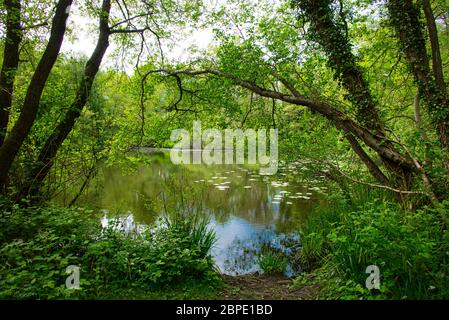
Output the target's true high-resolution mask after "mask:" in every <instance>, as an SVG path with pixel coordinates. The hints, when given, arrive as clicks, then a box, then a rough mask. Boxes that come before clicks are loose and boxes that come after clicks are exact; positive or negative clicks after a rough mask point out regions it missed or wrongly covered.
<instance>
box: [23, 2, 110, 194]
mask: <svg viewBox="0 0 449 320" xmlns="http://www.w3.org/2000/svg"><path fill="white" fill-rule="evenodd" d="M110 10H111V0H103V4H102V12H101V15H100V27H99V29H100V33H99V37H98V41H97V45H96V47H95V50H94V52H93V53H92V56H91V57H90V59H89V60H88V61H87V63H86V66H85V68H84V75H83V77H82V79H81V81H80V83H79V87H78V91H77V94H76V97H75V101H74V102H73V103H72V105H71V106H70V109H69V110H68V111H67V113H66V114H65V115H64V118H63V120H62V121H61V122H60V123H59V124H58V125H57V126H56V128H55V129H54V130H53V132H52V133H51V135H50V136H49V137H48V139H47V141H46V142H45V144H44V146H43V147H42V149H41V150H40V153H39V156H38V159H37V162H36V163H35V164H34V165H33V168H32V170H31V172H30V174H29V176H28V179H27V184H26V185H25V187H24V188H23V189H22V190H21V192H20V197H23V196H26V195H31V196H36V195H37V194H38V192H39V190H40V187H41V185H42V183H43V181H44V179H45V177H46V176H47V174H48V172H49V171H50V169H51V167H52V166H53V162H54V158H55V157H56V154H57V152H58V150H59V148H60V147H61V145H62V143H63V142H64V140H65V139H66V138H67V136H68V135H69V133H70V132H71V131H72V129H73V127H74V125H75V122H76V120H77V119H78V118H79V116H80V115H81V113H82V111H83V109H84V106H85V105H86V103H87V100H88V99H89V96H90V93H91V90H92V85H93V82H94V80H95V77H96V75H97V73H98V70H99V68H100V65H101V62H102V60H103V57H104V55H105V53H106V50H107V48H108V46H109V35H110V30H109V13H110Z"/></svg>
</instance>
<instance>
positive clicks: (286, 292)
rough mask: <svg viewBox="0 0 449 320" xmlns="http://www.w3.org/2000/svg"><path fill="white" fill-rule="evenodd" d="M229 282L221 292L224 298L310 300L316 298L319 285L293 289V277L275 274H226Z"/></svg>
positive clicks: (225, 277) (226, 280) (226, 279)
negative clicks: (234, 275)
mask: <svg viewBox="0 0 449 320" xmlns="http://www.w3.org/2000/svg"><path fill="white" fill-rule="evenodd" d="M224 279H225V282H226V284H227V286H226V289H225V290H224V291H223V292H222V293H221V294H222V298H223V299H232V300H245V299H250V300H253V299H254V300H310V299H316V297H317V294H318V287H316V286H310V287H301V286H300V285H298V286H296V287H295V288H293V289H291V288H290V285H291V283H292V281H291V279H288V278H285V277H283V276H280V275H279V276H275V275H270V276H268V275H256V274H253V275H245V276H237V277H231V276H224Z"/></svg>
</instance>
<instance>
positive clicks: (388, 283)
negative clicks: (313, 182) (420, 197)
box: [295, 190, 449, 299]
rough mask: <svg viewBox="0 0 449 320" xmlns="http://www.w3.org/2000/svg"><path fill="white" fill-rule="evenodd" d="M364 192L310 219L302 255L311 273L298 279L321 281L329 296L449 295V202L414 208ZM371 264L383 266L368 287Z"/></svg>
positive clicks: (313, 281)
mask: <svg viewBox="0 0 449 320" xmlns="http://www.w3.org/2000/svg"><path fill="white" fill-rule="evenodd" d="M360 194H363V196H360V197H359V198H358V199H357V197H355V198H354V200H353V202H352V203H351V204H348V203H345V202H342V201H334V202H333V203H332V204H331V205H330V206H328V207H324V208H319V211H318V212H317V214H315V215H312V216H310V217H309V219H308V221H307V222H306V224H305V227H304V230H303V237H302V242H303V248H302V251H301V253H300V261H301V263H302V265H303V267H305V268H306V269H307V270H308V271H309V273H303V274H302V276H300V277H299V278H298V279H296V280H295V282H296V283H300V284H307V283H316V284H318V285H319V286H320V287H321V297H322V298H327V299H447V298H449V235H448V233H447V226H446V225H445V223H444V222H442V221H444V220H445V219H447V218H448V217H449V202H444V203H442V204H441V205H440V206H438V207H437V208H430V207H423V208H421V209H418V210H416V211H413V212H412V211H406V210H403V209H402V208H401V207H400V206H399V205H397V204H393V203H390V202H388V201H386V199H380V198H375V196H374V195H373V192H368V191H367V190H361V192H360ZM370 265H375V266H378V267H379V269H380V288H379V290H376V289H372V290H368V289H367V288H366V286H365V281H366V279H367V277H368V276H369V274H367V273H365V272H366V268H367V267H368V266H370Z"/></svg>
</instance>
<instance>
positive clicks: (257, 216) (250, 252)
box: [77, 152, 327, 275]
mask: <svg viewBox="0 0 449 320" xmlns="http://www.w3.org/2000/svg"><path fill="white" fill-rule="evenodd" d="M148 160H149V161H150V163H149V164H146V165H141V166H139V167H138V168H137V169H136V170H124V169H121V168H118V167H104V168H102V169H101V173H100V174H99V175H98V178H97V179H96V181H95V185H97V187H96V188H94V190H90V191H89V192H88V193H87V194H86V195H85V196H83V197H82V198H80V201H79V202H78V203H77V204H78V205H80V206H88V207H94V208H97V209H101V210H102V211H103V213H104V217H103V220H102V222H103V224H107V221H108V220H109V219H111V218H117V217H119V218H120V219H123V221H124V223H125V224H126V225H127V226H128V227H133V228H134V227H136V226H139V225H152V224H154V223H157V221H158V219H159V218H160V217H161V216H163V215H164V214H167V211H168V212H169V211H170V210H190V211H192V212H197V211H200V212H201V213H202V214H204V215H206V217H207V218H208V219H209V220H210V223H209V227H210V228H211V229H213V230H214V231H215V233H216V237H217V242H216V244H215V246H214V248H213V250H212V255H213V257H214V258H215V261H216V264H217V266H218V268H219V269H220V271H221V272H222V273H224V274H228V275H241V274H246V273H253V272H259V271H261V268H260V266H259V263H258V261H259V258H260V256H261V254H263V253H264V252H266V250H271V251H276V252H280V253H282V254H283V255H285V256H287V257H288V256H290V257H292V256H294V254H295V253H296V252H297V250H298V249H299V245H300V239H299V234H298V230H299V228H300V225H301V222H303V221H304V219H305V218H306V217H307V216H308V215H309V214H310V213H311V212H312V210H313V208H314V207H315V206H318V205H325V204H326V192H327V189H326V187H325V186H324V183H323V181H322V180H321V179H322V178H324V177H315V178H314V179H310V178H308V179H305V178H304V177H305V174H304V173H305V171H307V170H308V169H307V163H302V162H301V163H300V162H294V163H289V164H287V163H283V162H281V163H280V164H279V170H278V173H277V174H276V175H274V176H261V175H259V170H258V168H257V166H249V165H210V166H207V165H174V164H172V163H171V161H170V156H169V154H168V153H167V152H165V153H162V152H161V153H156V154H148ZM98 186H99V187H98ZM186 208H187V209H186ZM299 271H300V270H299V267H298V266H295V265H293V264H291V265H289V266H288V267H287V270H286V274H287V275H292V274H294V273H297V272H299Z"/></svg>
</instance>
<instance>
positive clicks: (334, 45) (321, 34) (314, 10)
mask: <svg viewBox="0 0 449 320" xmlns="http://www.w3.org/2000/svg"><path fill="white" fill-rule="evenodd" d="M297 5H298V7H299V8H300V9H301V10H303V12H304V13H305V16H306V18H307V19H308V20H310V23H311V34H312V35H313V37H314V39H315V40H317V41H318V43H319V44H320V45H321V46H322V47H323V49H324V51H325V52H326V55H327V57H328V60H329V65H330V67H331V68H332V70H333V71H334V72H335V77H336V79H337V80H338V81H339V82H340V84H341V85H342V86H343V87H344V88H345V89H346V91H347V92H348V94H347V97H346V98H347V99H348V100H349V101H350V102H351V103H352V104H353V105H354V107H355V108H356V117H357V121H358V122H359V123H360V124H361V125H362V126H364V127H366V128H367V129H369V130H371V131H372V132H373V133H374V134H375V135H377V136H379V137H384V139H385V141H384V143H385V144H386V145H388V144H389V142H388V140H387V139H386V132H385V129H384V123H383V121H382V119H381V117H380V116H379V112H378V110H377V107H378V106H377V102H376V100H375V98H374V97H373V95H372V94H371V90H370V88H369V84H368V82H367V81H366V79H365V78H364V74H363V72H362V70H361V68H360V67H359V66H358V64H357V59H356V57H355V55H354V54H353V53H352V46H351V43H350V41H349V39H348V36H347V33H345V32H344V27H343V26H342V25H339V24H338V23H337V22H336V21H335V18H334V12H333V11H334V9H333V8H331V5H330V1H328V0H298V1H297ZM350 143H351V141H350ZM388 148H390V149H392V150H394V145H392V144H390V145H388ZM356 153H357V152H356ZM358 155H359V156H360V154H358ZM380 158H381V160H382V162H383V163H384V165H385V167H386V169H387V170H388V172H389V173H390V175H391V176H392V181H390V182H389V183H388V185H394V186H396V187H398V188H406V189H408V188H409V183H410V174H411V172H410V171H408V170H404V168H403V167H401V166H398V165H397V164H396V163H394V162H391V161H390V160H389V159H388V158H385V157H383V156H382V155H380ZM361 160H362V161H364V159H363V157H362V158H361ZM364 162H365V161H364ZM368 169H370V171H371V168H370V164H369V162H368ZM376 178H379V177H376Z"/></svg>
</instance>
